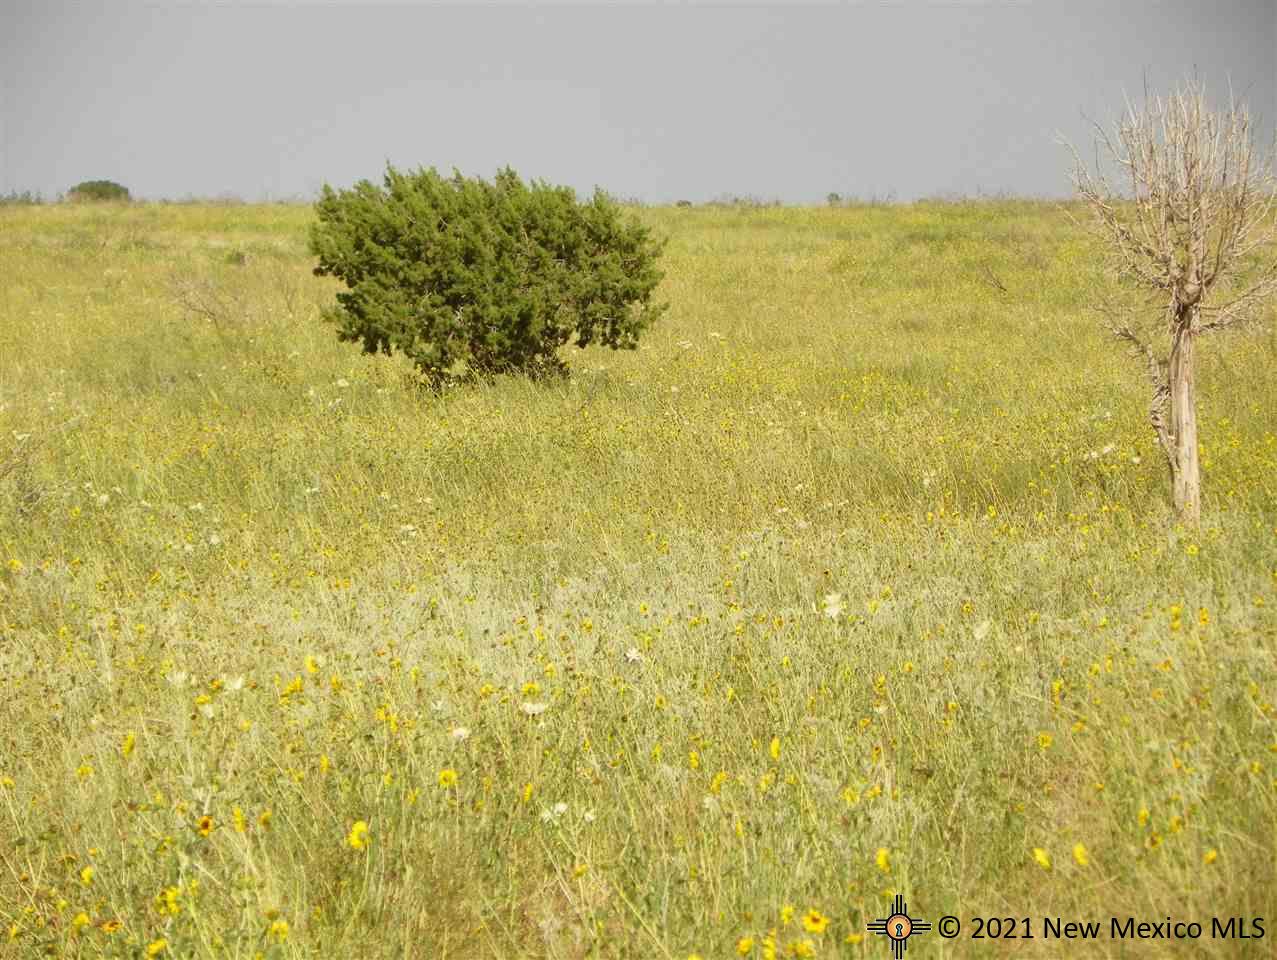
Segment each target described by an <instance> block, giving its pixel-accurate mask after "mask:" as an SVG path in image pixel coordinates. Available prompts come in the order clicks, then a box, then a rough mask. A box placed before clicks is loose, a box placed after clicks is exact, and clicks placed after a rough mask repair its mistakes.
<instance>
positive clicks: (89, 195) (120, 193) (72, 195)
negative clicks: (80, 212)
mask: <svg viewBox="0 0 1277 960" xmlns="http://www.w3.org/2000/svg"><path fill="white" fill-rule="evenodd" d="M67 197H68V199H71V200H96V201H101V200H110V201H117V202H125V203H127V202H128V201H129V200H132V199H133V198H132V197H131V196H130V195H129V190H128V187H123V186H121V185H120V184H118V183H116V182H115V181H114V180H85V181H84V182H83V183H77V184H76V185H75V186H74V187H72V188H71V189H70V190H69V191H67Z"/></svg>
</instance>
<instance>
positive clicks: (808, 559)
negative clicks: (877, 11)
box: [0, 202, 1277, 960]
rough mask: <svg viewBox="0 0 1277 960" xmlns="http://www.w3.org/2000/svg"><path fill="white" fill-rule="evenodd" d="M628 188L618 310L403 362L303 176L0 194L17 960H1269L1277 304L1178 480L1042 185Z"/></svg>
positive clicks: (1081, 245)
mask: <svg viewBox="0 0 1277 960" xmlns="http://www.w3.org/2000/svg"><path fill="white" fill-rule="evenodd" d="M634 215H635V216H639V217H641V218H643V219H644V220H645V221H646V222H649V223H651V224H652V225H653V226H655V227H656V228H657V229H658V230H659V231H660V232H661V233H662V234H664V235H666V236H668V237H669V238H670V239H669V245H668V247H667V251H666V256H665V258H664V267H665V269H666V271H667V272H666V278H665V281H664V283H663V286H662V288H661V291H660V294H661V299H662V300H666V301H668V302H669V303H670V304H671V309H670V312H669V314H668V315H667V316H666V317H665V318H664V319H663V320H662V322H661V324H660V325H659V326H658V327H656V328H654V329H652V330H651V331H649V333H648V334H647V335H646V336H645V338H644V339H643V342H642V346H641V348H640V349H639V350H638V351H634V352H622V353H613V352H610V351H607V350H604V349H594V348H591V349H590V350H587V351H578V350H575V349H573V350H572V352H571V353H570V354H568V356H569V360H570V363H571V367H572V376H571V378H570V379H568V380H561V381H552V382H547V383H531V382H527V381H523V380H517V379H503V380H498V381H496V382H493V383H490V384H486V385H478V386H461V387H457V388H455V389H451V390H449V391H446V392H445V393H443V394H442V395H433V394H430V393H428V392H424V391H423V390H421V389H420V388H419V387H417V386H415V385H414V384H413V382H412V377H411V369H410V368H409V366H408V365H407V364H406V363H405V362H404V361H402V360H401V359H387V358H369V357H365V356H363V355H361V354H360V353H359V352H358V349H357V348H356V347H355V346H353V345H347V344H341V343H339V342H338V341H337V340H336V337H335V335H334V333H333V331H332V329H331V328H329V327H328V326H326V325H325V324H324V323H323V322H322V321H321V320H320V318H319V316H318V311H319V307H320V306H322V305H324V304H326V303H329V302H331V300H332V297H333V295H334V293H335V292H336V290H337V287H336V285H335V284H334V283H332V282H331V281H328V280H320V279H316V278H314V277H313V276H311V274H310V268H311V266H312V262H311V260H310V258H309V257H308V255H307V253H306V230H307V227H308V224H309V223H310V221H311V218H312V213H311V211H310V210H309V209H308V208H305V207H270V206H245V207H216V206H158V205H134V206H127V207H114V208H100V207H84V206H81V207H71V206H68V205H57V206H48V207H28V208H8V209H3V210H0V465H3V467H2V469H3V477H0V566H2V569H0V923H2V924H3V926H0V956H14V957H18V956H36V955H43V954H52V955H58V956H85V957H89V956H99V955H105V956H117V957H123V956H128V957H138V956H162V957H179V956H180V957H188V956H199V957H219V956H227V957H252V956H265V957H291V956H299V957H300V956H312V957H390V956H398V957H427V956H428V957H457V958H467V957H537V958H540V957H547V958H551V957H552V958H582V957H658V958H674V960H685V958H687V957H688V956H690V955H697V956H700V957H703V958H707V960H708V958H712V957H735V956H739V955H743V956H747V957H756V958H764V957H771V956H776V957H807V956H816V957H834V956H837V957H845V956H856V957H858V956H866V957H881V956H887V955H888V952H887V948H886V945H885V944H884V943H883V942H882V941H881V940H879V939H878V938H876V937H874V936H872V935H866V924H867V923H869V922H871V921H873V920H874V919H875V918H880V917H884V916H886V910H887V907H888V905H889V901H890V898H891V897H892V895H893V894H895V893H897V892H898V893H901V894H903V895H904V896H905V898H906V899H907V902H908V905H909V909H910V912H911V913H912V914H913V915H914V916H915V917H922V918H925V919H929V920H931V921H932V922H935V921H936V920H938V918H939V917H940V916H942V915H945V914H953V915H956V916H958V917H960V918H962V919H963V921H964V923H965V924H966V926H967V929H966V930H965V931H964V933H963V936H962V938H960V939H957V940H953V941H945V940H941V939H940V938H939V937H938V936H937V935H936V934H935V933H934V932H932V933H930V934H927V935H926V936H924V937H921V938H918V939H915V940H912V941H910V945H909V948H910V953H909V956H910V957H929V956H941V955H943V956H999V957H1000V956H1012V955H1015V956H1059V955H1062V953H1064V952H1067V951H1072V952H1074V953H1076V954H1078V955H1086V956H1167V955H1182V956H1213V957H1233V956H1244V955H1251V956H1268V955H1271V949H1272V948H1271V943H1272V936H1273V934H1274V933H1277V931H1275V930H1274V927H1277V839H1275V838H1277V725H1275V724H1277V707H1275V706H1274V703H1275V702H1277V670H1275V664H1274V637H1275V636H1277V378H1275V377H1274V374H1275V373H1277V335H1275V334H1274V333H1273V332H1272V329H1271V327H1270V328H1269V329H1268V330H1267V331H1264V330H1259V331H1252V332H1245V333H1239V334H1235V335H1231V336H1226V337H1219V338H1215V339H1206V340H1204V341H1203V343H1202V347H1201V349H1200V351H1199V354H1200V357H1201V365H1200V369H1199V376H1198V385H1199V391H1200V397H1201V407H1200V409H1201V414H1202V437H1203V448H1204V455H1205V473H1204V485H1205V507H1204V522H1203V524H1202V526H1201V528H1200V529H1197V530H1189V529H1181V528H1177V527H1176V526H1175V524H1174V522H1173V520H1172V519H1171V518H1170V516H1169V510H1168V505H1167V504H1168V499H1169V490H1168V487H1169V484H1168V476H1167V471H1166V467H1165V465H1164V463H1163V462H1162V461H1161V460H1160V455H1159V454H1158V452H1157V451H1156V450H1155V448H1154V446H1153V439H1152V431H1151V429H1150V428H1149V426H1148V423H1147V415H1146V409H1147V403H1148V397H1147V388H1146V386H1145V384H1144V382H1143V380H1142V379H1141V376H1142V374H1141V370H1140V367H1139V365H1138V364H1137V363H1136V362H1135V361H1134V360H1132V359H1130V358H1129V357H1127V356H1126V355H1124V354H1123V353H1122V351H1121V349H1120V348H1116V347H1114V346H1113V345H1112V344H1111V343H1110V341H1109V339H1108V338H1107V336H1106V335H1105V334H1103V332H1102V331H1101V328H1100V327H1099V325H1098V323H1097V322H1096V320H1095V319H1094V317H1093V316H1090V315H1088V314H1087V313H1086V311H1085V305H1086V301H1087V291H1088V288H1089V286H1090V285H1091V284H1092V283H1094V282H1095V263H1096V256H1097V251H1096V248H1095V247H1094V245H1093V244H1092V242H1091V241H1090V240H1088V239H1087V238H1086V237H1085V236H1084V235H1083V234H1082V233H1081V232H1080V231H1079V230H1078V229H1077V228H1076V227H1075V226H1073V225H1072V224H1071V223H1070V221H1069V219H1068V217H1067V216H1066V215H1065V213H1064V212H1063V211H1062V210H1061V209H1060V208H1058V207H1055V206H1052V205H1050V204H1045V203H1027V202H1024V203H1021V202H1000V203H962V204H959V203H954V204H942V203H924V204H917V205H913V206H907V207H894V208H889V207H870V206H866V207H860V208H846V209H836V210H834V209H808V210H798V209H766V210H740V209H693V210H673V209H649V210H636V211H634ZM1272 317H1273V315H1272V312H1271V311H1270V313H1269V317H1268V319H1269V320H1270V321H1271V320H1272ZM988 916H1013V917H1017V918H1021V917H1026V916H1027V917H1030V918H1034V919H1033V924H1034V928H1035V929H1034V932H1035V933H1037V934H1039V937H1038V938H1037V939H1034V940H1031V941H1024V940H1019V941H1002V942H990V941H987V940H985V941H979V940H971V939H968V933H969V932H970V930H971V924H972V923H973V920H972V918H975V917H988ZM1044 916H1050V917H1060V918H1062V919H1064V920H1096V919H1098V920H1101V921H1102V922H1103V924H1104V927H1105V933H1106V935H1107V931H1108V922H1109V918H1111V917H1113V916H1118V917H1121V918H1125V917H1128V916H1129V917H1135V918H1136V919H1137V920H1148V921H1157V922H1161V921H1163V920H1164V919H1165V918H1167V917H1170V918H1172V919H1173V920H1184V921H1189V920H1194V921H1197V922H1201V923H1203V924H1204V925H1205V928H1206V929H1205V934H1204V936H1203V938H1202V939H1200V940H1190V941H1180V942H1174V941H1166V940H1161V941H1156V942H1117V941H1112V940H1109V939H1107V938H1106V939H1102V940H1101V941H1099V942H1097V943H1089V944H1079V943H1073V944H1061V943H1058V942H1050V941H1046V940H1043V939H1042V938H1041V937H1040V933H1041V930H1040V926H1039V919H1038V918H1041V917H1044ZM1216 916H1218V917H1221V918H1226V917H1231V916H1239V917H1257V916H1262V917H1265V918H1266V921H1265V922H1266V930H1267V931H1268V937H1266V938H1265V939H1263V940H1260V941H1254V942H1251V943H1249V944H1248V943H1246V942H1239V941H1235V940H1233V941H1222V940H1212V939H1211V937H1210V933H1211V930H1210V919H1211V918H1212V917H1216Z"/></svg>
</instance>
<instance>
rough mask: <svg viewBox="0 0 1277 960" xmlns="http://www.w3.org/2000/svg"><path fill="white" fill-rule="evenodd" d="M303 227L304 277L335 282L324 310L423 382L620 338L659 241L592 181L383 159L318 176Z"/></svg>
mask: <svg viewBox="0 0 1277 960" xmlns="http://www.w3.org/2000/svg"><path fill="white" fill-rule="evenodd" d="M315 209H316V213H317V214H318V222H317V223H316V224H315V225H314V226H313V227H312V229H311V235H310V250H311V253H312V254H314V255H315V256H316V257H318V258H319V265H318V266H317V267H316V268H315V271H314V272H315V274H316V275H317V276H333V277H336V278H338V279H339V280H341V281H343V282H344V283H345V284H346V287H347V288H348V289H347V290H345V291H343V292H341V293H338V294H337V305H336V306H335V307H332V308H329V309H326V310H325V311H324V317H325V319H327V320H328V321H330V322H332V323H334V324H336V326H337V328H338V336H339V337H340V338H341V339H342V340H344V341H349V342H361V343H362V344H363V348H364V352H366V353H377V352H383V353H392V352H394V351H395V350H399V351H402V352H403V353H404V354H405V355H407V356H408V358H409V359H411V360H412V361H413V363H415V364H416V365H417V367H418V368H419V369H420V370H421V371H422V372H423V373H425V374H426V375H427V377H428V378H429V379H430V380H432V381H435V382H437V381H440V380H442V379H444V378H445V377H447V376H458V377H460V376H464V375H467V374H469V375H473V374H489V373H502V372H522V373H528V374H544V373H550V372H556V371H559V372H561V371H562V370H564V369H565V367H564V364H563V363H562V361H561V360H560V359H559V358H558V356H557V353H556V351H557V350H558V348H559V347H561V346H562V345H563V344H565V343H567V342H568V340H569V339H573V338H574V339H575V342H576V344H577V346H580V347H585V346H587V345H588V344H591V343H595V342H598V343H602V344H605V345H607V346H609V347H612V348H614V349H615V348H623V349H633V348H634V347H636V346H637V344H638V338H639V335H640V334H641V333H642V332H643V331H644V330H645V329H646V328H647V327H648V325H650V324H651V323H652V322H653V321H654V320H656V318H657V317H659V316H660V314H661V313H662V312H663V311H664V310H665V307H664V306H663V305H656V304H653V303H652V302H651V297H652V293H653V291H654V290H655V289H656V286H657V284H658V283H659V282H660V279H661V273H660V272H659V271H658V270H657V268H656V262H657V259H658V257H659V255H660V252H661V249H662V246H663V244H662V243H658V242H657V241H655V240H653V239H652V237H651V236H650V232H649V230H648V229H647V228H646V227H644V226H642V225H641V224H638V223H635V222H630V221H626V220H624V219H623V218H622V214H621V211H620V209H619V208H618V207H617V205H616V204H615V203H614V202H613V201H611V200H610V199H609V198H608V197H607V195H606V194H604V193H603V192H602V191H595V194H594V196H593V198H592V199H591V200H589V201H583V202H578V201H577V198H576V194H575V193H574V192H573V191H572V190H571V189H570V188H568V187H554V186H549V185H547V184H544V183H539V182H533V183H531V184H530V185H528V184H524V183H523V181H521V180H520V179H519V177H518V175H517V174H516V173H515V172H514V171H513V170H510V169H508V168H507V169H505V170H502V171H501V172H499V173H498V174H497V175H496V178H495V179H494V181H493V182H491V183H489V182H487V181H485V180H482V179H477V178H475V179H470V178H466V177H463V176H461V174H459V173H454V175H453V176H452V177H451V178H444V177H442V176H440V175H439V174H438V173H436V172H435V170H434V169H433V168H432V169H429V170H424V169H423V170H418V171H417V172H416V173H401V172H399V171H397V170H395V169H394V168H393V167H388V168H387V170H386V175H385V179H384V186H381V187H378V186H377V185H375V184H373V183H371V182H370V181H368V180H362V181H360V182H359V183H357V184H356V185H355V186H354V187H352V188H351V189H349V190H341V191H335V190H333V189H332V188H331V187H329V186H327V185H325V186H324V188H323V192H322V193H321V195H320V198H319V200H318V201H317V203H316V204H315Z"/></svg>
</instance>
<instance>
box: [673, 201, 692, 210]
mask: <svg viewBox="0 0 1277 960" xmlns="http://www.w3.org/2000/svg"><path fill="white" fill-rule="evenodd" d="M691 205H692V201H691V200H680V201H679V202H678V203H676V204H674V206H676V207H679V208H680V209H683V210H686V209H687V208H688V207H690V206H691Z"/></svg>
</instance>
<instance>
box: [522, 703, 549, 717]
mask: <svg viewBox="0 0 1277 960" xmlns="http://www.w3.org/2000/svg"><path fill="white" fill-rule="evenodd" d="M547 706H549V704H545V703H525V704H524V705H523V706H521V707H520V708H519V709H520V710H522V711H523V712H524V713H526V714H527V715H528V716H529V717H535V716H536V715H537V714H539V713H545V708H546V707H547Z"/></svg>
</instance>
